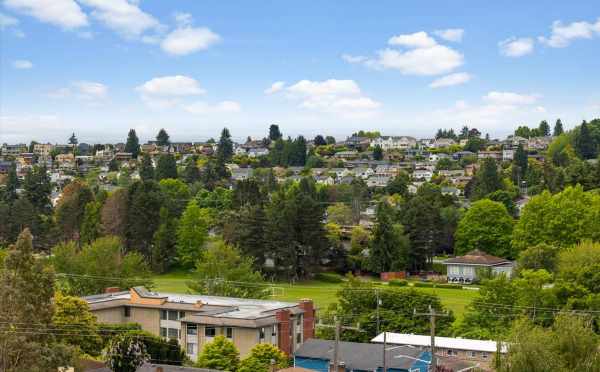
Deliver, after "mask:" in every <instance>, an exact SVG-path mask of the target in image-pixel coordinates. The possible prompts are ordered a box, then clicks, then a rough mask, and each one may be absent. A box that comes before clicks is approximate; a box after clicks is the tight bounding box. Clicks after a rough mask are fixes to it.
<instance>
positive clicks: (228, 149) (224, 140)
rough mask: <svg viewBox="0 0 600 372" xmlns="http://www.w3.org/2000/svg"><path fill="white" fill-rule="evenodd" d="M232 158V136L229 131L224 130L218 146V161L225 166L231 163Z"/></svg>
mask: <svg viewBox="0 0 600 372" xmlns="http://www.w3.org/2000/svg"><path fill="white" fill-rule="evenodd" d="M232 156H233V142H232V141H231V134H230V133H229V129H227V128H223V130H222V131H221V137H220V138H219V143H218V146H217V161H218V162H221V163H223V164H225V163H227V162H229V161H231V157H232Z"/></svg>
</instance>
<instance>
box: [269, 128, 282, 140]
mask: <svg viewBox="0 0 600 372" xmlns="http://www.w3.org/2000/svg"><path fill="white" fill-rule="evenodd" d="M281 137H282V135H281V132H280V131H279V125H277V124H271V125H270V126H269V139H270V140H271V141H277V140H278V139H280V138H281Z"/></svg>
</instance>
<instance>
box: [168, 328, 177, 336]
mask: <svg viewBox="0 0 600 372" xmlns="http://www.w3.org/2000/svg"><path fill="white" fill-rule="evenodd" d="M167 333H168V336H169V338H179V330H178V329H177V328H168V332H167Z"/></svg>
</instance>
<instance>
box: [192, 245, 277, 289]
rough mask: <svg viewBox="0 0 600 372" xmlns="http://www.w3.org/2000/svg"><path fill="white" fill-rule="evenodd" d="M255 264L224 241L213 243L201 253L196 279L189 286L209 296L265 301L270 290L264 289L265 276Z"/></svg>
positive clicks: (197, 263)
mask: <svg viewBox="0 0 600 372" xmlns="http://www.w3.org/2000/svg"><path fill="white" fill-rule="evenodd" d="M253 265H254V263H253V260H252V258H250V257H244V256H242V255H241V254H240V252H239V251H238V250H237V249H236V248H234V247H232V246H230V245H227V244H225V243H224V242H223V241H216V242H213V243H212V244H209V245H208V246H207V247H206V249H204V250H203V251H202V252H201V253H200V257H198V260H197V261H196V269H195V271H194V280H193V281H192V282H190V283H188V287H189V288H190V289H192V290H193V291H195V292H198V293H202V294H205V295H212V296H226V297H238V298H265V297H266V296H267V295H268V293H267V288H266V287H264V286H262V284H263V277H262V275H261V274H260V273H259V272H258V271H254V268H253ZM238 282H239V283H238ZM240 283H252V285H243V284H240Z"/></svg>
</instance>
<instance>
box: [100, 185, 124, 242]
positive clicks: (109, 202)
mask: <svg viewBox="0 0 600 372" xmlns="http://www.w3.org/2000/svg"><path fill="white" fill-rule="evenodd" d="M128 205H129V194H128V191H127V189H118V190H116V191H114V192H113V193H111V194H110V195H109V196H108V197H107V198H106V200H105V202H104V205H102V210H101V211H100V220H101V229H102V233H103V234H104V235H114V236H117V237H119V238H121V239H123V240H125V238H126V236H125V235H126V232H127V225H128V224H127V213H128V208H129V207H128Z"/></svg>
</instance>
